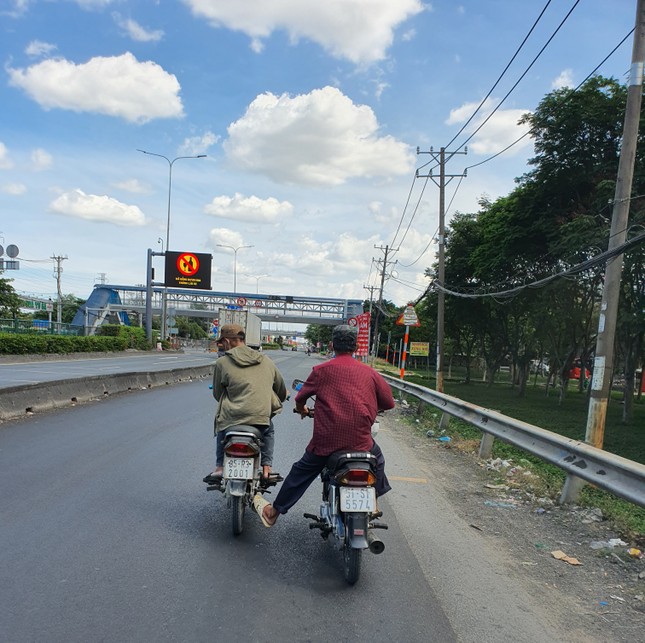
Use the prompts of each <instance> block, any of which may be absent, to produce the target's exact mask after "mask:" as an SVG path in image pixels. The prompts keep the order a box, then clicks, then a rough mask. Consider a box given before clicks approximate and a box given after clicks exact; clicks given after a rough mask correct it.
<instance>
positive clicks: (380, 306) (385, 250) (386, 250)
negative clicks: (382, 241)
mask: <svg viewBox="0 0 645 643" xmlns="http://www.w3.org/2000/svg"><path fill="white" fill-rule="evenodd" d="M374 247H375V248H376V249H377V250H382V251H383V253H384V255H383V269H382V270H381V285H380V287H379V294H378V305H377V310H376V321H375V322H374V353H373V356H372V364H373V363H374V361H375V360H376V358H377V357H378V345H379V341H378V320H379V314H381V312H382V310H383V286H384V285H385V274H386V272H387V266H388V260H387V255H388V253H389V252H390V247H389V246H385V248H384V247H383V246H374ZM377 263H381V260H380V259H379V261H378V262H377ZM389 263H392V262H391V261H390V262H389Z"/></svg>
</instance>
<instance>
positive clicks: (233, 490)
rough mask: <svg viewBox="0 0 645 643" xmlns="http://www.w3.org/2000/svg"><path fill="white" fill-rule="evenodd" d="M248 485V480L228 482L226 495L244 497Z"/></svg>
mask: <svg viewBox="0 0 645 643" xmlns="http://www.w3.org/2000/svg"><path fill="white" fill-rule="evenodd" d="M247 483H248V480H227V481H226V495H228V496H243V495H244V494H245V493H246V485H247Z"/></svg>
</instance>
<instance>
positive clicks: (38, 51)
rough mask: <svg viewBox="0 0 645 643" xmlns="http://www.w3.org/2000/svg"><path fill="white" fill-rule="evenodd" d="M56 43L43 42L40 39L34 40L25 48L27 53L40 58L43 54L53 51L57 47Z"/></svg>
mask: <svg viewBox="0 0 645 643" xmlns="http://www.w3.org/2000/svg"><path fill="white" fill-rule="evenodd" d="M56 48H57V47H56V45H52V44H50V43H48V42H42V41H40V40H32V41H31V42H30V43H29V44H28V45H27V48H26V49H25V53H26V54H27V55H28V56H31V57H32V58H40V57H41V56H47V55H48V54H50V53H51V52H52V51H54V50H55V49H56Z"/></svg>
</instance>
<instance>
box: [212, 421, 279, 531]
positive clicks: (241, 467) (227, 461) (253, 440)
mask: <svg viewBox="0 0 645 643" xmlns="http://www.w3.org/2000/svg"><path fill="white" fill-rule="evenodd" d="M261 448H262V431H261V430H260V429H257V428H255V427H254V426H246V425H240V426H233V427H229V428H228V429H225V430H224V473H223V475H222V483H221V484H219V485H209V486H208V487H207V489H208V491H221V492H222V493H223V494H224V496H225V497H226V502H227V506H228V507H229V508H230V509H232V513H231V518H232V528H233V535H234V536H239V535H240V534H241V533H242V530H243V529H244V513H245V510H246V507H252V506H253V497H254V496H255V495H256V494H257V493H261V494H264V493H270V492H269V490H268V488H269V487H272V486H274V485H275V484H276V483H277V480H270V479H269V480H267V479H263V478H262V475H261V474H262V467H261V466H260V460H261V453H260V452H261Z"/></svg>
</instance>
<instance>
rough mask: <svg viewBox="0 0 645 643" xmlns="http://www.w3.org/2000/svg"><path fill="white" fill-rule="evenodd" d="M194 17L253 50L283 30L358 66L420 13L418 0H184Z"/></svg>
mask: <svg viewBox="0 0 645 643" xmlns="http://www.w3.org/2000/svg"><path fill="white" fill-rule="evenodd" d="M184 3H185V4H187V5H188V6H189V7H190V8H191V9H192V11H193V13H194V14H195V15H197V16H202V17H204V18H206V19H207V20H208V22H209V23H210V24H211V25H212V26H213V27H216V28H220V27H226V28H228V29H232V30H234V31H241V32H242V33H245V34H246V35H247V36H249V38H251V42H252V47H253V49H254V51H261V40H262V39H266V38H268V37H269V36H270V35H271V34H272V33H273V32H275V31H285V32H287V34H288V35H289V39H290V41H291V42H292V43H296V42H297V41H298V40H300V39H307V40H311V41H313V42H316V43H318V44H319V45H320V46H321V47H323V48H324V49H325V50H326V51H328V52H329V53H330V54H331V55H332V56H334V57H336V58H345V59H348V60H350V61H351V62H353V63H357V64H364V63H368V64H369V63H373V62H375V61H378V60H382V59H383V58H385V56H386V52H387V49H388V48H389V47H390V45H391V44H392V41H393V38H394V31H395V30H396V29H397V28H398V27H399V26H400V25H401V24H402V23H404V22H405V21H406V20H408V19H409V18H411V17H412V16H415V15H417V14H418V13H421V12H422V11H424V9H425V7H424V5H423V3H422V2H421V0H396V2H393V1H392V0H327V1H326V2H320V1H319V0H280V1H279V2H267V1H266V0H245V1H244V2H231V1H230V0H184Z"/></svg>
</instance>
